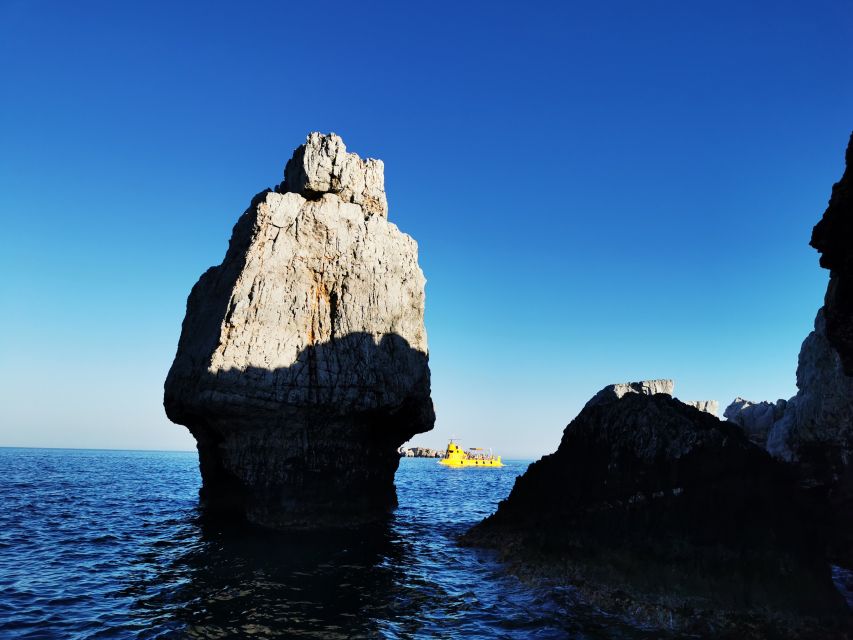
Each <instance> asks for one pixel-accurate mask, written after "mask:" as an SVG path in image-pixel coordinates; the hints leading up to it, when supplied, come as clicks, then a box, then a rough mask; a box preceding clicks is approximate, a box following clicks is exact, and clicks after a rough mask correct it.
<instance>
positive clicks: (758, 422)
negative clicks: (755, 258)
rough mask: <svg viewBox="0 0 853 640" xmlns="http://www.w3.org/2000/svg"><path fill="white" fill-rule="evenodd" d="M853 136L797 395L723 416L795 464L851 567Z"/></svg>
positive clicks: (822, 242) (822, 235) (820, 236)
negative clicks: (824, 285) (819, 302)
mask: <svg viewBox="0 0 853 640" xmlns="http://www.w3.org/2000/svg"><path fill="white" fill-rule="evenodd" d="M851 154H853V137H852V138H851V143H850V145H849V146H848V148H847V157H846V160H847V168H846V170H845V172H844V175H843V177H842V178H841V180H840V181H839V182H838V183H836V184H835V185H834V186H833V188H832V196H831V198H830V201H829V207H828V208H827V209H826V212H825V213H824V215H823V219H822V220H821V221H820V222H819V223H818V224H817V226H815V228H814V231H813V233H812V239H811V244H812V246H813V247H815V248H816V249H817V250H818V251H820V252H821V253H822V256H821V259H820V264H821V266H823V267H825V268H827V269H830V279H829V285H828V287H827V291H826V296H825V306H824V307H823V308H822V309H820V310H818V313H817V316H816V318H815V323H814V327H815V328H814V331H812V332H811V333H810V334H809V335H808V336H807V337H806V339H805V340H804V341H803V345H802V347H801V349H800V354H799V359H798V363H797V394H796V395H795V396H794V397H793V398H791V399H790V400H788V401H787V402H786V401H784V400H779V401H778V402H777V403H776V404H775V405H772V404H771V403H767V402H761V403H750V402H748V401H743V400H742V399H741V398H738V399H737V400H735V402H733V403H732V404H731V405H730V406H729V407H728V408H727V409H726V413H725V416H726V417H727V418H728V419H729V420H730V421H731V422H733V423H736V424H739V425H741V426H742V427H743V428H744V429H745V430H746V431H747V433H748V434H749V435H750V437H752V438H753V439H754V440H755V441H756V442H758V443H760V444H761V445H762V446H765V447H766V448H767V450H768V451H769V452H770V453H771V454H772V455H773V456H775V457H776V458H778V459H780V460H784V461H786V462H789V463H791V465H792V466H793V467H794V468H795V470H796V473H797V474H798V476H799V478H800V484H801V485H802V486H803V487H804V488H806V489H807V490H808V491H809V494H810V495H811V496H812V498H813V500H814V502H815V504H816V505H819V506H820V507H821V508H820V509H819V510H818V513H817V515H816V518H817V519H818V521H819V522H820V523H821V526H823V527H824V528H825V529H826V530H827V532H828V537H829V539H830V541H831V542H830V549H831V556H832V557H833V559H834V560H835V561H836V562H839V563H841V564H844V565H846V566H848V567H853V464H851V462H853V375H850V374H851V364H852V363H853V184H851V180H853V178H851Z"/></svg>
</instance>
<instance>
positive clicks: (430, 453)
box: [398, 447, 444, 458]
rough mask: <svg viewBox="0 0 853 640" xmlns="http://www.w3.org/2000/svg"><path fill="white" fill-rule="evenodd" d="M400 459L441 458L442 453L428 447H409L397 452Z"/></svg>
mask: <svg viewBox="0 0 853 640" xmlns="http://www.w3.org/2000/svg"><path fill="white" fill-rule="evenodd" d="M398 453H399V454H400V457H401V458H441V457H442V456H443V455H444V451H442V450H441V449H430V448H429V447H409V448H408V449H404V448H402V447H400V449H399V450H398Z"/></svg>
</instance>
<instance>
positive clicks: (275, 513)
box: [164, 134, 435, 528]
mask: <svg viewBox="0 0 853 640" xmlns="http://www.w3.org/2000/svg"><path fill="white" fill-rule="evenodd" d="M300 172H301V173H300ZM294 176H295V177H294ZM288 188H291V189H293V190H295V191H299V193H295V192H293V191H285V189H288ZM324 189H325V190H326V192H323V190H324ZM384 203H385V194H384V183H383V179H382V163H381V162H380V161H375V160H366V161H363V160H361V159H360V158H358V156H356V155H355V154H350V153H347V152H346V149H345V147H344V145H343V142H342V141H341V139H340V138H339V137H337V136H334V135H329V136H322V135H320V134H311V136H309V138H308V141H307V143H306V145H303V146H302V147H300V148H299V149H297V151H296V152H295V153H294V157H293V159H292V160H291V161H290V162H289V163H288V176H287V178H286V180H285V182H284V183H283V185H282V186H281V187H280V191H276V192H273V191H265V192H263V193H260V194H259V195H257V196H256V197H255V198H254V200H253V201H252V203H251V205H250V207H249V208H248V209H247V210H246V212H245V213H244V214H243V215H242V216H241V218H240V219H239V220H238V222H237V224H236V226H235V227H234V232H233V234H232V237H231V242H230V245H229V249H228V252H227V254H226V256H225V259H224V260H223V262H222V264H221V265H219V266H218V267H213V268H211V269H209V270H208V271H207V272H206V273H205V274H204V275H202V277H201V278H200V279H199V281H198V283H196V285H195V286H194V287H193V290H192V292H191V293H190V296H189V299H188V301H187V313H186V317H185V318H184V323H183V327H182V331H181V338H180V341H179V344H178V351H177V354H176V356H175V361H174V363H173V364H172V368H171V370H170V371H169V375H168V377H167V379H166V385H165V396H164V405H165V408H166V413H167V415H168V416H169V418H170V419H171V420H172V421H173V422H176V423H179V424H183V425H186V426H187V427H188V428H189V430H190V432H191V433H192V434H193V436H195V438H196V440H197V442H198V450H199V460H200V468H201V474H202V481H203V486H202V490H201V497H202V500H203V503H204V504H205V505H206V506H208V507H209V508H210V510H213V511H227V512H236V513H239V514H243V515H245V516H246V517H247V518H248V519H249V520H250V521H252V522H255V523H258V524H262V525H266V526H271V527H283V528H287V527H323V526H346V525H348V524H351V523H354V522H363V521H369V520H373V519H376V518H378V517H381V515H382V514H383V513H385V512H387V511H388V510H389V509H390V508H392V507H393V506H394V505H395V504H396V494H395V490H394V485H393V477H394V472H395V471H396V468H397V465H398V463H399V456H398V454H397V449H398V447H399V446H400V445H401V444H402V443H403V442H405V441H407V440H409V439H410V438H411V437H412V436H413V435H415V434H417V433H422V432H424V431H428V430H430V429H431V428H432V426H433V423H434V421H435V415H434V412H433V407H432V400H431V399H430V375H429V366H428V358H427V342H426V332H425V330H424V324H423V312H424V285H425V279H424V276H423V273H422V272H421V270H420V268H419V266H418V264H417V245H416V244H415V242H414V240H412V239H411V238H410V237H409V236H407V235H405V234H403V233H401V232H400V231H399V230H398V229H397V227H396V226H394V225H393V224H391V223H389V222H388V221H387V218H386V215H387V212H386V207H385V205H384Z"/></svg>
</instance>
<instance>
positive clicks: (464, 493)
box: [0, 449, 660, 640]
mask: <svg viewBox="0 0 853 640" xmlns="http://www.w3.org/2000/svg"><path fill="white" fill-rule="evenodd" d="M527 465H528V462H522V461H515V462H509V464H508V465H507V466H506V467H505V468H503V469H499V470H494V469H492V470H484V469H445V468H442V467H439V466H438V465H436V462H435V461H434V460H428V459H405V458H404V459H403V460H401V463H400V470H399V471H398V473H397V478H396V482H397V492H398V497H399V502H400V507H399V508H398V509H397V511H396V513H395V514H394V515H393V517H392V518H391V519H390V521H389V522H388V523H387V525H381V526H379V527H376V528H375V529H371V530H369V531H355V532H343V533H341V532H339V533H336V534H327V535H316V534H315V535H305V534H303V535H293V534H282V533H273V532H265V531H260V530H253V529H246V528H234V529H230V528H222V527H221V525H220V526H218V527H213V526H212V525H210V524H207V523H205V522H204V521H203V520H202V518H201V517H200V514H199V510H198V498H197V492H198V488H199V484H200V477H199V472H198V463H197V458H196V455H195V454H194V453H163V452H136V451H93V450H61V449H0V638H3V639H7V638H63V639H65V638H68V639H81V640H82V639H84V638H87V639H88V638H122V639H125V638H131V639H132V638H216V639H226V638H323V639H334V638H431V637H438V638H466V639H471V638H647V637H648V638H651V637H660V634H659V633H652V632H646V631H643V630H642V629H639V628H632V627H629V626H627V625H623V624H621V623H619V622H618V621H616V620H615V619H612V618H609V617H607V616H605V615H602V614H600V613H598V612H596V611H595V610H592V609H590V608H588V607H584V606H583V605H581V604H579V603H578V602H577V601H576V599H575V598H574V594H573V593H572V592H571V591H569V590H551V589H544V588H534V587H531V586H528V585H526V584H523V583H521V582H520V581H518V580H517V579H516V578H514V577H512V576H511V575H508V574H507V573H506V572H505V571H504V570H503V569H502V567H501V565H500V564H499V563H497V562H496V561H495V558H494V556H493V555H492V554H491V553H490V552H485V551H481V550H473V549H466V548H461V547H459V546H457V545H456V544H455V542H454V538H455V536H456V535H457V534H459V533H461V532H462V531H464V530H465V529H466V528H467V527H469V526H471V525H473V524H474V523H476V522H478V521H479V520H480V519H482V518H483V517H484V516H486V515H488V514H490V513H491V512H492V511H493V510H494V509H495V506H496V505H497V503H498V501H499V500H501V499H502V498H504V497H506V495H507V494H508V493H509V491H510V489H511V488H512V484H513V482H514V480H515V477H516V476H518V475H519V474H521V473H522V472H523V471H524V470H525V469H526V467H527Z"/></svg>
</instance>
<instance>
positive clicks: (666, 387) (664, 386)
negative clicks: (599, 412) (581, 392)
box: [584, 379, 675, 408]
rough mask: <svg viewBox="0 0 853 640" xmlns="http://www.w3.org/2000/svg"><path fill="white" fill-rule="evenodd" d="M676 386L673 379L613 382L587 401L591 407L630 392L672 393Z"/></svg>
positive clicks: (644, 393)
mask: <svg viewBox="0 0 853 640" xmlns="http://www.w3.org/2000/svg"><path fill="white" fill-rule="evenodd" d="M674 388H675V382H673V381H672V380H666V379H660V380H641V381H640V382H621V383H619V384H611V385H608V386H606V387H604V388H603V389H602V390H601V391H599V392H598V393H596V394H595V395H594V396H593V397H592V398H590V400H589V401H588V402H587V403H586V406H585V407H584V408H586V407H591V406H593V405H596V404H600V403H603V402H611V401H613V400H618V399H619V398H621V397H622V396H624V395H626V394H629V393H639V394H643V395H652V394H655V393H666V394H669V395H672V391H673V389H674Z"/></svg>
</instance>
